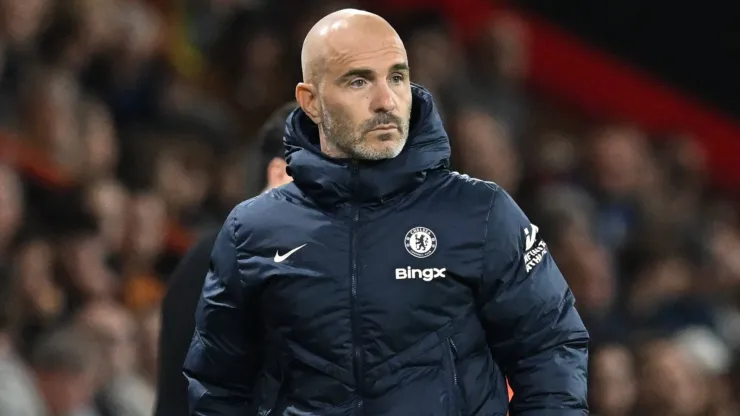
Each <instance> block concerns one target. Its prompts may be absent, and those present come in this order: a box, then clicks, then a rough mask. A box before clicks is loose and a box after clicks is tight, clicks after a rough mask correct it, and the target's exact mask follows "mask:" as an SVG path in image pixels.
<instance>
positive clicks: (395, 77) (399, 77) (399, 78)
mask: <svg viewBox="0 0 740 416" xmlns="http://www.w3.org/2000/svg"><path fill="white" fill-rule="evenodd" d="M391 80H393V82H395V83H401V82H403V80H404V76H403V75H401V74H395V75H393V76H392V77H391Z"/></svg>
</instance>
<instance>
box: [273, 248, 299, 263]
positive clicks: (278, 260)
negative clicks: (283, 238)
mask: <svg viewBox="0 0 740 416" xmlns="http://www.w3.org/2000/svg"><path fill="white" fill-rule="evenodd" d="M303 247H306V245H305V244H304V245H302V246H299V247H296V248H294V249H293V250H290V251H289V252H287V253H285V254H283V255H282V256H281V255H280V250H278V251H276V252H275V263H282V262H283V261H285V259H287V258H288V257H290V256H291V255H292V254H293V253H295V252H296V251H298V250H300V249H302V248H303Z"/></svg>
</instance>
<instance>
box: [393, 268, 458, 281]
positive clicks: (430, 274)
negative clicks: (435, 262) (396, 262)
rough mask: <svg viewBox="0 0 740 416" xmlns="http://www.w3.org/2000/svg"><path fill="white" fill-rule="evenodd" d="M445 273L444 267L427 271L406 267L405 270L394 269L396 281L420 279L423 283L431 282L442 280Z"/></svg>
mask: <svg viewBox="0 0 740 416" xmlns="http://www.w3.org/2000/svg"><path fill="white" fill-rule="evenodd" d="M446 273H447V269H446V268H444V267H443V268H441V269H438V268H436V267H431V268H428V269H413V268H411V267H407V268H405V269H402V268H398V269H396V279H397V280H403V279H421V280H423V281H425V282H431V281H432V280H434V279H444V278H445V277H447V274H446Z"/></svg>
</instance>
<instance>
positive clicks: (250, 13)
mask: <svg viewBox="0 0 740 416" xmlns="http://www.w3.org/2000/svg"><path fill="white" fill-rule="evenodd" d="M350 6H355V7H362V8H366V9H368V10H370V11H374V12H378V13H380V14H381V15H383V16H384V17H386V18H387V19H388V20H389V21H390V22H391V23H392V24H394V25H395V27H396V28H397V29H398V31H399V33H400V34H401V36H402V37H403V38H404V41H405V42H406V47H407V49H408V53H409V59H410V61H411V62H410V63H411V68H412V77H413V79H414V81H416V82H418V83H420V84H422V85H424V86H426V87H427V88H429V89H430V90H431V91H432V92H433V93H434V95H435V97H436V100H437V102H438V104H439V106H440V108H441V110H442V115H443V119H444V121H445V124H446V126H447V129H448V132H449V133H450V137H451V140H452V146H453V165H454V168H455V169H456V170H460V171H462V172H465V173H468V174H471V175H473V176H477V177H480V178H483V179H487V180H493V181H496V182H497V183H499V184H500V185H502V186H503V187H504V188H505V189H506V190H508V191H509V192H510V193H511V194H512V195H514V196H515V198H516V199H517V201H518V202H519V203H520V204H521V205H522V206H523V207H524V209H525V211H526V212H527V213H528V214H529V215H530V217H531V218H532V219H533V221H534V222H535V223H536V224H538V226H539V227H540V230H541V232H542V233H543V234H544V235H545V237H546V239H547V240H548V243H549V246H550V249H551V252H552V254H553V255H554V257H555V259H556V261H557V263H558V265H559V266H560V268H561V269H562V271H563V273H564V275H565V276H566V278H567V279H568V281H569V283H570V285H571V286H572V288H573V291H574V293H575V294H576V297H577V300H578V306H579V311H580V312H581V314H582V316H583V318H584V320H585V321H586V323H587V326H588V329H589V330H590V332H591V334H592V337H593V344H592V352H591V367H592V368H591V374H590V377H591V380H590V396H591V397H590V402H591V406H592V409H593V414H596V415H602V416H627V415H662V416H705V415H707V416H708V415H716V416H720V415H722V416H724V415H727V416H731V415H738V414H740V403H738V401H739V399H740V366H739V365H738V363H739V361H738V358H740V228H739V227H740V223H739V220H740V219H739V218H738V214H739V211H738V204H737V202H738V201H737V196H738V192H737V191H738V190H740V126H738V121H737V117H738V115H740V107H739V105H740V100H738V98H737V97H740V82H738V80H737V79H736V77H737V74H740V67H738V65H739V64H738V62H737V60H735V59H733V58H736V57H738V56H740V25H738V24H737V21H738V19H737V18H738V15H737V13H734V14H733V13H732V9H731V6H732V3H731V2H718V1H707V2H703V3H700V4H697V3H695V2H693V3H686V4H680V3H675V2H670V3H669V2H667V1H654V2H640V1H637V0H629V1H627V0H622V1H616V0H608V1H599V2H594V1H585V0H580V1H579V0H562V1H558V2H551V1H544V0H543V1H540V0H519V1H511V2H492V1H490V0H385V1H379V0H376V1H373V2H365V1H354V2H353V1H343V2H336V1H318V0H313V1H306V0H303V1H287V0H272V1H266V0H265V1H259V0H0V416H6V415H9V416H25V415H29V416H36V415H51V416H58V415H71V416H106V415H107V416H128V415H131V416H138V415H150V414H151V411H152V407H153V405H154V401H155V397H154V385H155V382H156V377H157V374H156V358H157V356H158V354H159V353H160V352H159V351H157V345H158V341H157V336H158V330H159V325H160V323H159V320H160V314H159V305H160V301H161V298H162V295H163V292H164V290H165V287H166V280H167V277H168V275H169V274H170V272H171V271H172V269H173V267H174V266H175V265H176V264H177V261H178V260H179V259H180V257H181V256H182V255H183V254H184V252H185V251H187V249H188V248H189V247H190V245H191V244H192V243H193V242H194V241H195V239H197V236H198V235H199V234H200V233H202V232H203V231H205V230H209V229H212V228H213V227H217V226H218V225H219V224H220V223H221V221H223V219H224V217H225V215H226V214H227V213H228V212H229V211H230V209H231V208H232V207H233V206H234V205H235V204H236V203H238V202H239V201H241V200H243V199H246V198H248V197H251V196H253V195H255V194H257V193H258V192H260V191H261V190H262V189H263V187H264V183H263V182H264V172H262V170H264V165H263V164H262V163H261V162H260V156H259V149H258V143H255V139H254V138H255V136H256V134H257V131H258V129H259V127H260V125H261V124H262V123H263V122H264V121H265V118H266V117H267V116H268V115H269V114H270V113H271V112H272V111H273V110H275V109H276V108H277V107H279V106H280V105H282V104H283V103H284V102H286V101H288V100H290V99H291V98H292V96H293V91H294V87H295V84H296V83H297V82H298V81H299V80H300V62H299V56H300V53H299V51H300V48H301V43H302V40H303V36H304V35H305V34H306V32H307V31H308V29H309V28H310V27H311V26H312V25H313V23H314V22H315V21H317V20H318V19H319V18H320V17H322V16H323V15H325V14H326V13H329V12H331V11H334V10H336V9H339V8H342V7H350ZM10 409H16V410H10Z"/></svg>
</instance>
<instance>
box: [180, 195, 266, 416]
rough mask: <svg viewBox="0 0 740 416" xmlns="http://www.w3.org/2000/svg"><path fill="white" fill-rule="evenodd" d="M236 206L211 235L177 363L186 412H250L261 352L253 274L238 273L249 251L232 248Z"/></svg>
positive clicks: (232, 415) (206, 415)
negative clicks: (184, 349) (188, 334)
mask: <svg viewBox="0 0 740 416" xmlns="http://www.w3.org/2000/svg"><path fill="white" fill-rule="evenodd" d="M238 210H239V207H237V208H236V209H235V210H234V211H233V212H232V213H231V215H229V217H228V218H227V220H226V222H225V223H224V226H223V228H222V229H221V231H220V233H219V234H218V237H217V238H216V244H215V245H214V248H213V252H212V253H211V264H210V268H209V271H208V274H207V275H206V279H205V283H204V284H203V291H202V293H201V296H200V300H199V302H198V307H197V309H196V312H195V332H194V334H193V339H192V341H191V343H190V349H189V351H188V354H187V356H186V358H185V364H184V367H183V370H184V371H183V372H184V374H185V377H186V378H187V379H188V383H189V387H188V401H189V405H190V414H191V415H197V416H244V415H249V414H250V410H249V409H250V406H251V404H252V403H251V402H252V400H251V395H252V390H253V386H254V382H255V378H256V373H257V371H258V370H259V364H258V363H259V362H260V360H259V356H260V355H261V352H260V351H259V350H258V347H257V346H258V345H259V341H258V338H259V330H258V329H259V324H258V319H257V308H256V301H255V297H256V295H254V294H253V293H254V292H255V290H254V289H253V288H252V287H250V285H252V284H254V282H255V281H256V279H249V278H248V277H249V276H245V274H244V273H243V269H244V266H245V264H246V263H247V262H248V261H249V255H248V254H247V253H245V252H243V250H240V249H239V248H238V247H239V246H238V243H237V238H236V233H237V232H238V231H239V224H238V222H237V219H236V214H235V213H236V212H237V211H238Z"/></svg>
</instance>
